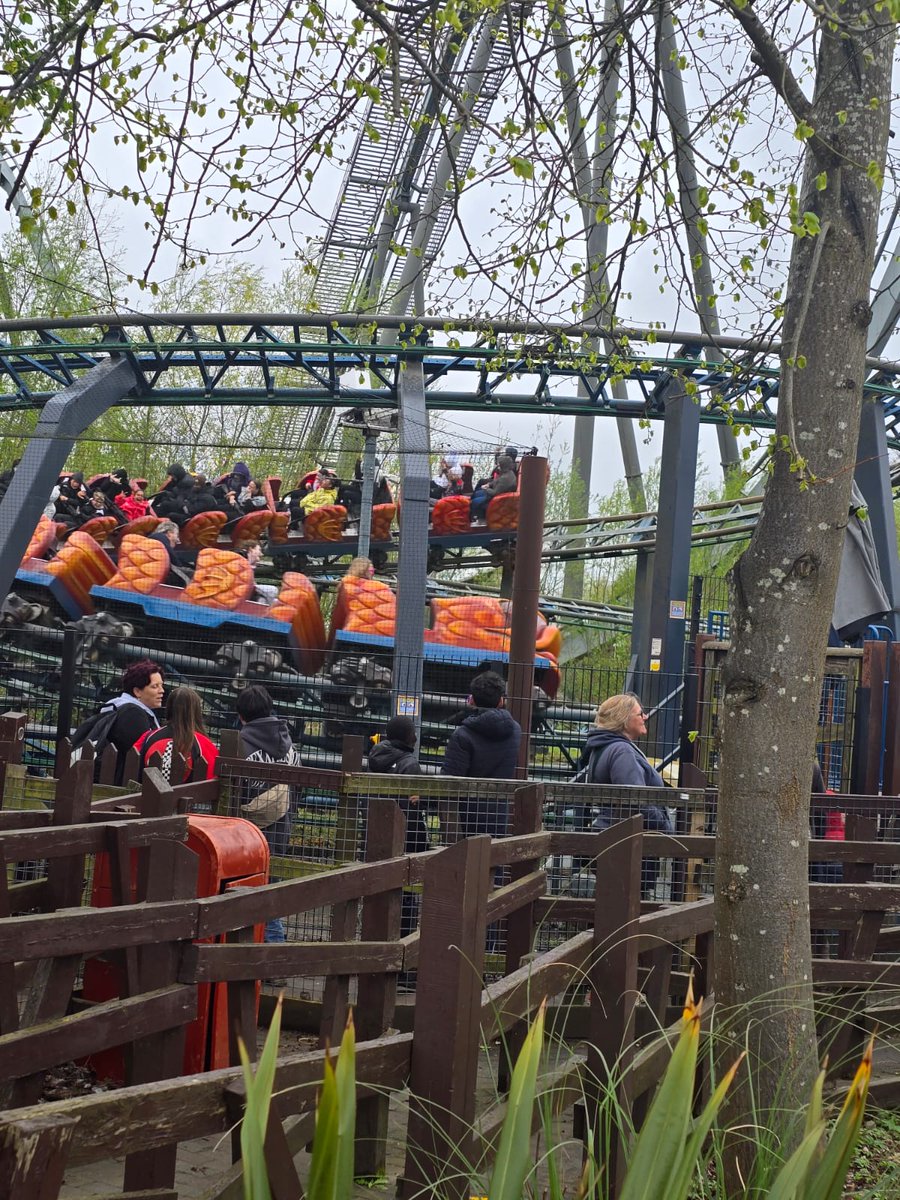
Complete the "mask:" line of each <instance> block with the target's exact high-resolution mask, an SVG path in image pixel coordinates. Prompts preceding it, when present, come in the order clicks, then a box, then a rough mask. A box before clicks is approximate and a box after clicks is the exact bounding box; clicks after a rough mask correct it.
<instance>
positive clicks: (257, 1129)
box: [238, 997, 281, 1200]
mask: <svg viewBox="0 0 900 1200" xmlns="http://www.w3.org/2000/svg"><path fill="white" fill-rule="evenodd" d="M280 1036H281V997H279V999H278V1003H277V1004H276V1006H275V1012H274V1015H273V1017H272V1023H271V1025H270V1026H269V1032H268V1033H267V1034H266V1041H265V1045H264V1046H263V1052H262V1054H261V1055H260V1058H259V1063H258V1064H257V1067H256V1071H255V1073H254V1071H253V1066H252V1064H251V1062H250V1055H249V1054H248V1052H247V1047H246V1046H245V1045H244V1043H243V1041H242V1040H241V1039H240V1038H239V1039H238V1053H239V1054H240V1057H241V1069H242V1071H243V1073H244V1086H245V1088H246V1092H247V1097H246V1108H245V1111H244V1119H243V1121H242V1122H241V1158H242V1160H243V1164H244V1167H243V1185H244V1200H270V1197H271V1193H270V1191H269V1172H268V1169H267V1167H266V1155H265V1143H266V1127H267V1125H268V1123H269V1108H270V1105H271V1101H272V1089H273V1087H274V1085H275V1066H276V1063H277V1059H278V1040H279V1038H280Z"/></svg>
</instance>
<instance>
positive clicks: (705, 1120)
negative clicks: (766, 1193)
mask: <svg viewBox="0 0 900 1200" xmlns="http://www.w3.org/2000/svg"><path fill="white" fill-rule="evenodd" d="M743 1059H744V1055H743V1054H742V1055H741V1057H740V1058H739V1059H738V1060H737V1062H736V1063H735V1064H734V1066H733V1067H730V1068H729V1069H728V1070H727V1071H726V1072H725V1075H724V1076H723V1077H722V1080H721V1082H720V1083H719V1086H718V1087H717V1088H716V1090H715V1091H714V1092H713V1094H712V1095H711V1096H710V1098H709V1100H708V1101H707V1103H706V1106H705V1108H704V1109H703V1112H702V1113H701V1114H700V1116H699V1117H698V1118H697V1120H696V1121H695V1122H694V1128H693V1129H692V1131H691V1135H690V1137H689V1138H688V1141H687V1144H686V1146H685V1148H684V1153H683V1154H682V1156H681V1163H680V1164H679V1167H678V1169H677V1171H676V1172H675V1174H674V1175H673V1176H672V1178H671V1179H670V1181H669V1184H668V1187H667V1189H666V1200H686V1197H687V1195H688V1193H689V1192H690V1190H691V1184H692V1182H693V1179H694V1172H695V1171H696V1169H697V1166H698V1163H699V1161H700V1155H701V1153H702V1151H703V1144H704V1142H705V1141H706V1138H707V1135H708V1134H709V1131H710V1129H712V1124H713V1121H714V1120H715V1119H716V1116H717V1114H718V1112H719V1109H720V1108H721V1107H722V1104H723V1103H724V1100H725V1094H726V1092H727V1091H728V1089H729V1088H730V1087H731V1084H732V1081H733V1080H734V1077H735V1075H736V1074H737V1070H738V1067H739V1066H740V1065H741V1062H742V1061H743Z"/></svg>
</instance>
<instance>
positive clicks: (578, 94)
mask: <svg viewBox="0 0 900 1200" xmlns="http://www.w3.org/2000/svg"><path fill="white" fill-rule="evenodd" d="M823 11H826V10H823ZM827 11H831V10H830V9H829V10H827ZM841 11H842V10H841V5H836V6H834V8H833V14H834V15H833V17H832V18H831V19H833V20H834V21H836V22H837V23H838V24H841V23H842V21H843V17H842V16H841ZM0 14H2V20H3V26H4V53H3V57H2V63H0V141H2V146H3V152H4V154H5V155H6V156H7V157H8V159H9V161H10V163H11V165H12V166H13V168H14V173H15V182H16V185H17V186H18V187H19V188H20V189H24V190H25V196H26V198H27V200H28V203H29V205H30V206H31V210H32V211H31V212H30V213H29V214H27V215H26V216H25V218H24V220H25V222H26V224H28V223H30V222H37V221H39V220H40V219H41V218H42V217H43V218H44V219H52V218H53V217H55V216H59V215H60V214H62V213H65V212H69V213H72V214H73V213H75V212H76V211H77V203H76V202H77V199H78V194H79V193H80V195H81V196H82V197H83V198H84V201H85V204H86V206H87V211H88V213H89V214H91V216H92V219H94V221H95V222H96V233H95V241H96V244H97V249H98V250H99V251H100V252H101V253H103V250H104V246H103V238H102V224H103V223H102V220H100V218H99V211H100V209H101V207H102V208H103V210H104V211H107V212H108V211H112V213H113V214H114V216H115V219H116V220H117V221H119V222H120V223H123V224H124V226H125V227H127V228H128V229H129V230H130V229H132V228H134V227H135V226H137V227H138V228H139V229H140V230H141V233H142V236H143V238H144V241H143V245H142V253H141V254H140V255H138V254H136V253H132V254H131V255H130V256H129V259H128V263H129V265H128V269H127V271H126V275H127V276H133V277H134V278H135V279H136V280H137V282H138V283H139V284H140V285H141V286H145V287H150V288H152V289H153V290H154V291H156V290H157V289H158V288H159V287H160V286H161V284H162V281H163V279H164V278H166V277H167V276H168V275H171V274H173V273H174V272H175V271H176V270H177V269H178V268H179V266H185V265H193V264H197V263H202V262H203V261H205V260H207V259H209V258H210V257H212V256H216V255H221V254H230V253H232V252H233V251H240V250H247V251H254V252H255V251H256V250H257V248H258V246H259V244H260V242H264V243H265V244H266V247H267V248H269V249H270V248H271V247H272V239H274V240H275V244H276V246H277V247H278V250H277V253H279V254H282V255H283V256H287V257H294V256H296V258H297V261H298V262H299V263H300V264H301V265H302V266H303V267H305V268H306V269H307V270H309V271H310V272H312V273H314V272H315V270H316V268H317V266H318V260H319V255H320V247H321V242H320V239H321V236H322V233H323V229H324V225H325V223H326V222H325V218H327V216H328V215H329V214H330V212H331V209H332V203H333V199H334V196H335V194H336V193H337V191H338V190H339V188H340V186H341V179H342V169H343V165H344V163H345V162H346V161H347V158H348V156H349V155H350V154H351V152H352V150H353V147H354V145H355V138H356V136H357V134H358V135H359V138H360V139H361V142H362V143H368V145H369V148H370V149H371V150H372V151H373V153H375V154H376V155H381V156H383V157H384V158H386V159H387V160H388V161H390V160H391V156H392V155H396V153H397V146H398V144H399V143H400V142H401V141H402V139H403V137H404V136H411V135H412V134H416V135H418V136H420V137H422V138H426V139H430V140H429V142H428V144H429V146H430V147H432V148H433V152H434V154H439V153H440V151H441V150H442V149H446V148H448V147H450V148H451V149H452V145H451V143H452V139H453V136H454V133H455V132H456V131H458V129H459V128H460V127H461V126H464V127H466V128H470V127H472V126H476V125H477V126H479V130H478V131H479V132H480V139H479V140H478V144H477V150H476V151H474V152H473V155H472V157H471V161H467V160H465V161H459V160H458V159H457V160H455V162H454V169H453V170H451V173H450V176H449V180H448V182H447V185H446V189H445V191H446V195H447V196H448V197H449V201H450V203H451V205H452V210H453V220H452V222H451V226H450V229H449V232H448V239H447V242H446V246H445V249H444V252H443V260H442V261H443V264H444V266H445V267H446V268H447V269H446V270H443V271H440V272H433V273H432V275H431V277H430V280H429V288H430V292H431V303H432V306H433V307H436V308H438V309H439V310H440V309H442V308H443V309H446V308H448V307H451V306H452V307H455V308H456V309H457V310H462V309H464V308H467V307H470V308H472V309H475V310H477V311H478V312H479V313H482V314H484V313H486V314H489V315H491V316H492V317H495V318H496V317H500V316H503V315H510V314H513V313H515V314H517V315H524V314H528V315H532V316H536V317H543V316H551V315H552V316H558V315H564V316H572V315H575V316H580V315H581V314H582V313H584V312H587V311H590V312H596V311H597V307H598V303H599V304H600V307H601V308H602V309H603V310H604V312H605V313H606V314H607V315H611V314H613V313H617V314H618V316H619V317H620V318H621V319H625V320H635V319H637V320H642V321H646V322H652V321H653V320H655V319H663V320H665V321H666V322H667V323H673V324H678V323H682V324H685V323H687V324H689V323H692V321H689V320H687V319H686V318H687V315H688V314H690V313H691V312H692V311H696V310H697V309H698V308H699V310H700V312H701V317H702V316H703V312H704V309H710V308H715V309H717V310H719V311H721V312H722V314H723V315H724V316H726V317H727V320H728V322H729V327H730V328H731V329H736V328H738V327H742V328H745V329H756V330H758V329H771V328H774V327H776V326H777V324H778V322H779V320H780V318H781V315H782V310H783V302H784V287H785V281H786V267H787V260H788V257H789V253H790V245H791V242H792V240H793V239H794V238H798V237H814V236H815V233H816V218H815V213H814V212H813V211H811V210H810V209H808V208H805V207H804V206H802V205H801V203H800V199H799V189H800V170H801V163H802V158H803V150H804V147H805V146H806V145H807V144H808V143H809V141H810V139H815V138H817V137H818V136H819V134H820V131H817V130H816V128H815V126H814V124H812V123H811V118H810V113H811V110H810V101H809V100H808V99H807V98H806V96H805V94H804V89H806V90H807V91H809V90H811V89H812V87H813V80H814V73H815V54H816V47H817V42H818V39H819V36H820V34H819V29H820V24H821V22H820V21H819V20H818V19H817V17H816V15H815V13H814V12H813V11H812V10H811V9H809V8H807V7H806V6H801V5H797V4H791V3H784V2H767V3H765V4H759V5H755V6H754V5H749V4H745V3H741V4H731V3H711V2H709V0H696V2H691V3H683V4H679V5H677V6H676V7H675V9H674V11H673V12H671V13H670V12H669V10H668V9H667V7H666V5H665V4H662V5H659V4H652V5H651V4H646V3H645V2H644V0H635V2H634V3H621V4H620V3H617V2H616V0H610V2H609V3H608V4H607V6H606V9H605V11H600V10H598V9H597V8H595V7H594V6H589V5H581V4H579V3H573V4H564V3H563V2H562V0H546V2H543V3H538V4H534V5H524V4H522V5H520V4H504V5H497V4H489V3H485V2H484V0H476V2H473V3H469V4H460V3H457V2H456V0H451V2H450V3H447V4H440V3H432V2H426V3H404V4H392V3H372V2H370V0H355V2H352V3H347V4H346V5H339V6H325V5H320V4H319V3H316V2H309V0H306V2H304V0H301V2H300V3H297V4H293V3H267V4H261V3H256V2H250V3H248V2H247V0H224V2H217V0H188V2H187V3H178V4H165V3H164V4H158V3H154V4H150V3H146V2H144V3H141V2H139V0H134V2H131V3H121V2H120V0H87V2H85V3H82V4H73V3H70V2H69V0H65V2H62V0H55V2H52V3H48V4H44V5H35V4H33V3H32V2H31V0H19V2H13V0H4V2H3V3H2V5H0ZM666 22H669V25H667V24H666ZM473 28H478V29H481V30H485V31H486V33H485V36H486V37H488V38H489V39H490V40H491V41H492V43H493V44H494V46H495V47H496V49H495V51H494V57H493V58H492V59H491V60H490V63H489V66H490V70H493V71H494V72H495V74H496V75H497V79H495V81H494V82H495V84H496V92H497V96H496V100H495V101H494V103H493V104H492V105H491V106H490V109H489V111H488V112H486V113H476V112H475V111H474V109H473V102H472V93H471V92H470V91H468V90H467V88H470V87H473V86H477V85H478V84H479V82H481V83H483V82H484V81H485V80H486V79H487V73H485V74H483V75H481V76H479V75H477V74H476V75H475V76H473V75H472V73H471V67H472V63H471V59H470V58H469V57H467V55H466V53H465V51H464V50H461V49H460V48H461V47H463V46H464V44H465V41H466V37H467V35H468V34H469V33H470V31H471V30H472V29H473ZM773 63H778V64H782V66H783V70H782V66H779V67H778V70H780V71H781V74H780V75H779V76H778V78H779V79H780V80H781V81H783V86H782V83H779V84H778V85H773V82H772V74H773V72H772V69H771V68H772V64H773ZM672 71H675V72H676V73H677V74H679V75H680V76H681V77H682V78H683V80H684V89H685V96H686V100H685V105H686V110H687V111H686V112H685V113H684V114H683V116H684V117H685V120H686V125H687V131H688V133H689V136H690V144H691V148H692V154H693V159H694V165H695V169H696V176H697V178H696V188H695V189H694V191H693V193H692V194H687V193H686V192H685V189H684V187H683V182H684V181H683V179H682V177H681V176H680V175H679V154H678V150H679V144H678V139H677V138H676V137H675V136H674V135H673V133H672V128H671V121H672V118H673V106H675V105H676V100H674V99H673V97H672V94H671V92H669V91H667V90H666V88H665V87H664V81H665V77H666V73H667V72H669V73H671V72H672ZM411 75H417V77H418V81H419V82H417V83H416V84H415V86H413V84H411V82H410V77H411ZM773 86H774V87H775V90H776V91H778V92H780V103H778V104H773ZM427 90H430V93H431V97H430V100H429V98H428V97H424V98H423V96H424V93H425V91H427ZM869 102H870V104H871V105H872V106H873V108H874V107H875V106H877V105H878V104H884V103H886V102H887V98H881V97H874V96H873V97H871V98H870V101H869ZM674 115H677V114H674ZM837 119H838V120H840V117H838V118H837ZM844 119H846V114H845V115H844ZM683 148H684V147H682V149H683ZM451 157H453V156H452V155H451ZM38 165H40V166H41V167H42V169H43V167H45V166H46V167H47V168H48V171H47V172H46V173H44V174H43V176H42V178H41V181H40V182H39V183H37V184H34V183H33V180H34V174H35V167H36V166H38ZM865 165H866V167H867V169H869V170H871V171H872V173H873V175H874V176H877V177H878V178H879V179H880V177H881V173H882V171H883V170H885V169H886V170H887V171H888V172H890V173H891V174H893V172H894V171H895V164H894V162H893V161H892V160H891V159H889V160H888V162H887V164H886V168H885V167H884V166H883V165H881V164H878V163H875V162H872V163H870V164H865ZM401 168H402V162H400V161H398V165H397V171H398V174H399V173H400V171H401ZM422 171H425V168H424V167H423V168H422ZM426 174H427V173H426ZM426 174H422V173H421V171H420V176H421V179H425V178H426ZM827 176H828V173H827V171H826V172H823V173H822V177H821V178H820V179H819V180H818V181H817V186H819V187H822V188H824V187H826V186H827ZM413 182H415V181H413ZM73 189H74V192H73ZM401 192H402V188H401V189H400V191H394V192H391V191H390V190H388V192H386V194H385V197H384V200H385V203H389V202H394V203H396V202H397V200H398V197H399V196H400V193H401ZM685 219H687V220H688V223H689V224H696V225H697V227H698V228H699V230H700V232H701V233H702V234H703V235H704V236H705V237H706V238H707V239H708V246H709V256H710V259H711V261H712V262H713V264H714V277H715V279H714V290H713V292H712V294H710V295H706V296H697V295H696V294H695V285H694V279H693V270H692V268H693V267H694V266H695V264H694V263H692V261H691V246H690V245H689V243H688V242H687V241H686V240H685V236H684V229H685ZM404 230H405V233H404ZM598 230H601V231H604V232H603V236H602V237H600V238H599V239H598V237H597V231H598ZM134 240H135V239H132V238H129V241H130V242H131V241H134ZM137 240H138V241H140V239H137ZM412 241H413V238H412V233H411V230H410V228H409V227H408V226H405V227H404V226H403V225H402V224H401V225H400V226H399V227H398V229H397V231H395V236H394V241H393V250H394V252H395V253H396V255H397V257H398V258H400V259H402V258H404V257H405V256H408V255H409V254H414V253H416V248H415V247H414V246H413V245H412ZM598 247H599V251H598ZM110 257H111V256H110ZM586 279H587V281H588V286H587V287H585V280H586ZM359 299H360V296H359V293H356V294H350V295H348V296H347V297H346V306H348V307H352V306H353V305H354V304H355V303H356V302H357V301H359ZM389 299H390V297H386V300H387V301H389Z"/></svg>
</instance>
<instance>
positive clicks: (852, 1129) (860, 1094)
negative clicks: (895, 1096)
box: [802, 1038, 874, 1200]
mask: <svg viewBox="0 0 900 1200" xmlns="http://www.w3.org/2000/svg"><path fill="white" fill-rule="evenodd" d="M873 1047H874V1038H873V1039H870V1041H869V1044H868V1046H867V1047H866V1052H865V1054H864V1055H863V1057H862V1062H861V1063H860V1064H859V1066H858V1067H857V1069H856V1075H855V1076H854V1077H853V1082H852V1083H851V1084H850V1088H849V1090H848V1092H847V1098H846V1099H845V1101H844V1107H843V1108H842V1109H841V1114H840V1116H839V1117H838V1119H837V1123H836V1124H835V1127H834V1129H833V1130H832V1132H831V1137H830V1138H829V1139H828V1145H827V1146H826V1147H825V1153H824V1154H823V1155H822V1160H821V1162H820V1163H819V1164H818V1166H817V1167H816V1169H815V1170H814V1171H813V1173H812V1176H811V1178H810V1180H809V1184H808V1186H807V1188H806V1191H804V1192H803V1193H802V1195H803V1197H804V1200H841V1196H842V1195H843V1192H844V1181H845V1179H846V1178H847V1171H848V1169H849V1167H850V1160H851V1159H852V1158H853V1151H854V1149H855V1148H856V1143H857V1140H858V1138H859V1131H860V1127H861V1126H862V1120H863V1115H864V1114H865V1111H866V1099H867V1098H868V1095H869V1081H870V1080H871V1078H872V1051H873Z"/></svg>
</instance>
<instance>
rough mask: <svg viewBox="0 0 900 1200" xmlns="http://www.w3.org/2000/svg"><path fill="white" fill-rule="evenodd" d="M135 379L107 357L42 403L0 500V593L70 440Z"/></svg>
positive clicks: (9, 581)
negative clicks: (20, 456)
mask: <svg viewBox="0 0 900 1200" xmlns="http://www.w3.org/2000/svg"><path fill="white" fill-rule="evenodd" d="M137 383H138V376H137V375H136V374H135V371H134V368H133V367H132V366H131V364H130V363H129V362H128V360H127V359H124V358H119V359H111V360H109V361H107V362H103V363H100V365H99V366H96V367H92V368H91V370H90V371H88V372H87V373H86V374H84V375H82V376H81V377H80V378H79V379H76V380H75V382H74V383H71V384H69V386H68V387H67V388H64V389H63V390H62V391H61V392H59V393H57V395H55V396H54V397H53V399H52V400H48V401H47V403H46V404H45V405H44V407H43V409H42V411H41V419H40V420H39V421H38V423H37V426H36V427H35V431H34V433H33V434H32V436H31V439H30V440H29V442H28V445H27V447H26V449H25V453H24V454H23V455H22V461H21V462H20V463H19V466H18V467H17V468H16V473H15V475H14V476H13V479H12V482H11V483H10V485H9V489H8V490H7V493H6V495H5V496H4V497H3V500H2V501H0V597H3V596H5V595H6V594H7V593H8V592H9V590H10V588H11V587H12V586H13V582H14V580H15V577H16V571H17V570H18V568H19V563H20V562H21V561H22V555H23V554H24V553H25V550H26V548H27V546H28V543H29V541H30V540H31V535H32V534H33V533H34V527H35V526H36V525H37V523H38V521H39V519H40V516H41V513H42V512H43V511H44V508H45V507H46V505H47V501H48V500H49V498H50V492H51V491H52V490H53V487H54V485H55V483H56V481H57V479H58V478H59V473H60V471H61V470H62V469H63V467H64V466H65V462H66V459H67V458H68V457H69V454H70V453H71V451H72V447H73V446H74V445H75V439H76V438H77V437H79V436H80V434H82V433H84V431H85V429H87V427H88V426H89V425H90V424H91V423H92V422H93V421H96V420H97V418H98V417H101V416H102V415H103V414H104V413H105V412H106V411H107V409H109V408H110V407H111V406H112V405H113V404H117V403H118V402H119V401H120V400H122V399H124V397H125V396H127V395H128V393H129V392H130V391H131V389H132V388H133V387H135V386H136V385H137Z"/></svg>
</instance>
